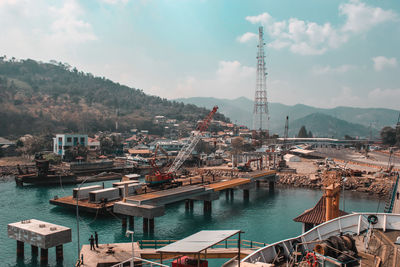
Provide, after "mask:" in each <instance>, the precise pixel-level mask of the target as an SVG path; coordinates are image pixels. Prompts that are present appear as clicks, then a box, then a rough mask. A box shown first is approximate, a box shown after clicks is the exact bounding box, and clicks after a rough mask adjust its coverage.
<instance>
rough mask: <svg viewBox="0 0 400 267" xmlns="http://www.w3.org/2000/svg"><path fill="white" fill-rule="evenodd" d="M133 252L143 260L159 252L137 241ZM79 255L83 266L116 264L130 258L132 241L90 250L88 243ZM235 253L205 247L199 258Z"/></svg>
mask: <svg viewBox="0 0 400 267" xmlns="http://www.w3.org/2000/svg"><path fill="white" fill-rule="evenodd" d="M254 251H255V249H246V248H242V249H241V250H240V254H241V257H242V258H244V257H246V256H248V255H250V254H251V253H253V252H254ZM134 254H135V257H138V258H142V259H145V260H159V259H160V253H157V252H156V249H152V248H145V249H141V248H140V246H139V244H138V243H137V242H135V243H134ZM81 255H83V262H84V265H83V266H85V267H96V266H103V265H105V264H108V265H107V266H109V265H110V266H111V265H112V264H117V263H119V262H123V261H126V260H128V259H130V258H132V243H114V244H99V248H96V250H90V245H83V246H82V249H81ZM180 255H182V254H168V255H163V259H164V260H166V259H172V258H174V257H178V256H180ZM237 255H238V249H237V248H212V249H207V252H206V253H204V252H203V253H201V258H205V257H207V259H230V258H233V257H235V256H237ZM196 257H197V255H196ZM136 263H139V261H136V260H135V265H136Z"/></svg>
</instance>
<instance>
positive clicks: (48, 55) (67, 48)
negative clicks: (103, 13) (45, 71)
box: [0, 0, 97, 60]
mask: <svg viewBox="0 0 400 267" xmlns="http://www.w3.org/2000/svg"><path fill="white" fill-rule="evenodd" d="M56 4H58V3H56V2H52V5H49V3H48V2H47V1H45V0H37V1H28V0H7V1H2V0H1V1H0V7H1V8H0V25H2V34H1V35H0V50H1V51H2V53H3V54H6V55H9V56H15V57H18V58H32V57H33V58H38V59H41V60H49V59H57V60H68V59H71V55H73V54H74V53H75V52H76V48H77V45H81V44H83V43H87V42H89V41H94V40H96V39H97V37H96V35H95V33H94V32H93V29H92V26H91V24H90V23H89V22H88V21H86V20H84V19H83V17H84V15H85V11H84V10H83V8H82V7H81V6H80V5H79V3H78V2H77V1H75V0H66V1H63V2H62V3H61V5H56Z"/></svg>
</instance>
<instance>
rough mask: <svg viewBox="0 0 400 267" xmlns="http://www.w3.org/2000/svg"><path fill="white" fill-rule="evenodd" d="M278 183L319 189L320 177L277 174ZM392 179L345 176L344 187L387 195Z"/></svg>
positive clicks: (390, 190) (391, 187) (320, 185)
mask: <svg viewBox="0 0 400 267" xmlns="http://www.w3.org/2000/svg"><path fill="white" fill-rule="evenodd" d="M277 184H278V185H286V186H291V187H301V188H310V189H321V188H322V187H323V184H322V181H321V179H318V177H317V178H314V179H313V178H310V176H309V175H299V174H286V173H285V174H279V179H278V181H277ZM393 185H394V179H393V178H392V179H391V178H388V177H387V178H369V177H347V180H346V181H345V182H344V188H345V190H348V191H356V192H363V193H368V194H372V195H377V196H379V197H383V196H388V195H389V194H390V193H391V192H392V189H393Z"/></svg>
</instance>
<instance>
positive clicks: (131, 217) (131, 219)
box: [129, 216, 135, 230]
mask: <svg viewBox="0 0 400 267" xmlns="http://www.w3.org/2000/svg"><path fill="white" fill-rule="evenodd" d="M129 228H130V229H132V230H133V229H134V228H135V219H134V217H133V216H129Z"/></svg>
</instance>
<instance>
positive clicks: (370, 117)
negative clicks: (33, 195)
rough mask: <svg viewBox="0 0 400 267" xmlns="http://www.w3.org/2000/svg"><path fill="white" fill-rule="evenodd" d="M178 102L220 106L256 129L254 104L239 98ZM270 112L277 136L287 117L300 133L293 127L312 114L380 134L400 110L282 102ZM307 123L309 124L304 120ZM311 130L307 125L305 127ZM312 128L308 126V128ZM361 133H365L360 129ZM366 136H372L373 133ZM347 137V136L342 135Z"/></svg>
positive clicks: (234, 118) (202, 105)
mask: <svg viewBox="0 0 400 267" xmlns="http://www.w3.org/2000/svg"><path fill="white" fill-rule="evenodd" d="M176 101H181V102H183V103H191V104H195V105H197V106H200V107H207V108H210V107H212V106H213V105H218V106H219V107H220V108H219V111H220V112H221V113H223V114H224V115H226V116H228V117H229V118H230V119H231V121H233V122H235V121H237V123H239V124H243V125H246V126H248V127H252V118H253V114H252V113H253V103H254V102H253V101H252V100H250V99H248V98H245V97H239V98H237V99H232V100H230V99H218V98H212V97H192V98H180V99H176ZM269 111H270V129H271V132H273V133H278V134H282V133H283V131H284V127H285V126H284V125H285V118H286V116H287V115H288V116H289V129H290V130H293V131H295V132H296V133H297V131H298V130H299V128H297V129H296V128H295V127H296V125H293V126H292V123H293V122H295V121H296V120H298V119H301V118H304V117H306V116H308V115H311V114H314V113H319V114H325V115H329V116H331V117H333V118H336V119H339V120H344V121H347V122H349V123H353V124H355V125H353V126H354V127H356V125H362V126H364V127H367V128H369V127H370V124H371V126H372V127H371V128H372V129H373V133H377V132H378V131H379V130H381V129H382V128H383V127H384V126H388V125H394V124H395V123H396V122H397V117H398V114H399V111H397V110H392V109H384V108H353V107H336V108H332V109H323V108H316V107H311V106H307V105H302V104H297V105H294V106H288V105H284V104H280V103H269ZM304 122H306V121H304ZM305 126H306V127H307V125H305ZM307 128H308V127H307ZM359 132H364V130H363V129H361V128H360V129H359ZM331 135H332V134H331V132H329V131H326V132H321V136H331ZM365 136H369V133H368V134H367V135H365ZM338 137H343V136H338Z"/></svg>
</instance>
